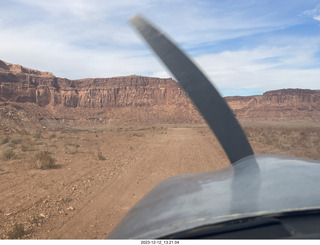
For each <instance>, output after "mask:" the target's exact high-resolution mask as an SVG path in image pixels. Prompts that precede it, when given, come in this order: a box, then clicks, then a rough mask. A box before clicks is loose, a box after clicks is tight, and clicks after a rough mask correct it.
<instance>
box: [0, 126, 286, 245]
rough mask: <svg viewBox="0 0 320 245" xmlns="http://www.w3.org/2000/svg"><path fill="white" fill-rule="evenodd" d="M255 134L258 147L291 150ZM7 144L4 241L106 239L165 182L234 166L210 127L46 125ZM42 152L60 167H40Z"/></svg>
mask: <svg viewBox="0 0 320 245" xmlns="http://www.w3.org/2000/svg"><path fill="white" fill-rule="evenodd" d="M254 132H255V133H257V132H256V131H254ZM260 136H261V135H259V137H260ZM254 137H256V138H258V136H255V135H253V134H252V135H251V136H250V139H251V140H252V144H253V148H254V151H255V152H270V151H271V152H272V151H273V152H274V153H281V152H283V151H281V150H279V147H274V148H272V146H270V144H264V143H263V142H262V143H261V142H259V141H255V140H254ZM0 143H1V144H0V154H2V158H1V156H0V192H1V195H0V238H2V239H8V238H10V239H16V238H22V239H69V238H71V239H103V238H106V237H107V235H108V234H109V233H110V232H111V230H112V229H113V228H114V227H115V225H116V224H117V223H118V222H119V221H120V219H121V218H122V217H123V216H124V215H125V214H126V212H128V211H129V209H130V208H131V207H132V206H133V205H134V204H135V203H136V202H138V201H139V200H140V199H141V198H142V197H143V196H144V195H145V194H146V193H147V192H148V191H149V190H150V189H151V188H152V187H154V186H155V185H156V184H157V183H159V182H160V181H162V180H164V179H166V178H168V177H170V176H175V175H178V174H184V173H195V172H205V171H213V170H216V169H220V168H223V167H226V166H228V165H229V163H228V160H227V157H226V155H225V153H224V152H223V150H222V148H221V147H220V145H219V143H218V142H217V141H216V139H215V137H214V136H213V135H212V133H211V132H210V131H209V129H208V128H207V127H206V126H204V125H193V126H181V125H180V126H177V125H176V126H153V127H123V128H107V127H104V128H95V129H92V128H81V129H73V130H60V131H55V132H50V131H45V130H44V131H42V132H41V133H40V132H36V133H34V134H24V135H10V136H7V138H4V137H3V138H2V139H1V142H0ZM8 150H11V152H13V157H12V158H10V159H5V157H4V156H5V155H4V152H6V151H8ZM39 151H46V152H49V153H50V155H51V156H52V157H53V158H54V159H55V160H56V165H55V168H52V169H46V170H40V169H34V168H33V167H32V164H33V162H34V156H35V154H36V153H37V152H39ZM287 153H288V152H287ZM289 153H290V152H289Z"/></svg>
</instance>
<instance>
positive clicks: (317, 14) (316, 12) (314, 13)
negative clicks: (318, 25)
mask: <svg viewBox="0 0 320 245" xmlns="http://www.w3.org/2000/svg"><path fill="white" fill-rule="evenodd" d="M304 13H305V14H306V15H307V16H309V17H311V18H313V19H314V20H317V21H320V4H319V5H317V6H316V7H315V8H314V9H311V10H307V11H305V12H304Z"/></svg>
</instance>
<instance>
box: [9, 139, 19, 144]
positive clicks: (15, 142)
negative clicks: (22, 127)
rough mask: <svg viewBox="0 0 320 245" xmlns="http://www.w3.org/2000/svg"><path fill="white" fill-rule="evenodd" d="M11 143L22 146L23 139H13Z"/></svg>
mask: <svg viewBox="0 0 320 245" xmlns="http://www.w3.org/2000/svg"><path fill="white" fill-rule="evenodd" d="M11 142H12V143H13V144H15V145H18V144H21V139H19V138H14V139H11Z"/></svg>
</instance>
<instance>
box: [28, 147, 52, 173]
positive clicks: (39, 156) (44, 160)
mask: <svg viewBox="0 0 320 245" xmlns="http://www.w3.org/2000/svg"><path fill="white" fill-rule="evenodd" d="M55 162H56V160H55V159H54V158H53V157H52V156H51V154H50V153H49V152H47V151H40V152H38V153H36V155H35V157H34V159H33V165H32V166H33V167H34V168H36V169H49V168H54V167H55V166H56V165H55Z"/></svg>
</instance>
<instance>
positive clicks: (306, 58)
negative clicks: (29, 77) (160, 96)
mask: <svg viewBox="0 0 320 245" xmlns="http://www.w3.org/2000/svg"><path fill="white" fill-rule="evenodd" d="M0 3H1V8H0V59H1V60H4V61H7V62H10V63H15V64H21V65H23V66H26V67H30V68H34V69H38V70H42V71H50V72H52V73H54V74H55V75H56V76H58V77H65V78H69V79H80V78H89V77H113V76H124V75H131V74H137V75H144V76H155V77H171V74H170V73H169V72H167V70H166V68H165V67H164V66H163V65H162V64H161V63H160V61H158V59H157V58H156V57H155V56H154V55H153V53H152V52H151V51H150V50H149V48H148V47H147V46H146V45H145V43H144V42H143V41H142V40H141V39H140V38H139V36H138V35H137V34H136V33H135V31H134V30H133V28H132V27H130V25H129V24H128V20H129V19H130V18H131V17H133V16H134V15H136V14H138V13H139V14H142V15H144V16H145V17H146V18H147V19H149V20H150V21H151V22H153V23H155V24H156V25H157V26H158V27H160V28H161V29H162V30H164V32H165V33H167V34H168V35H169V36H171V38H172V39H173V40H174V41H175V42H176V43H178V44H179V45H180V47H182V49H183V50H185V51H186V52H187V53H188V54H189V56H190V57H191V58H192V59H193V60H194V61H195V62H196V63H197V64H198V65H199V66H200V68H201V70H202V71H204V73H205V74H206V75H207V76H208V77H209V79H210V80H211V81H212V82H213V83H214V84H215V85H216V86H217V87H218V89H219V91H220V92H221V93H222V94H223V95H224V96H228V95H252V94H261V93H263V92H265V91H267V90H273V89H281V88H308V89H319V80H320V79H319V78H320V2H319V1H318V0H317V1H314V0H303V1H301V0H281V1H279V0H224V1H221V0H207V1H205V0H197V1H192V0H184V1H182V0H181V1H180V0H175V1H174V0H140V1H131V0H117V1H106V0H91V1H87V0H55V1H43V0H0Z"/></svg>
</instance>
